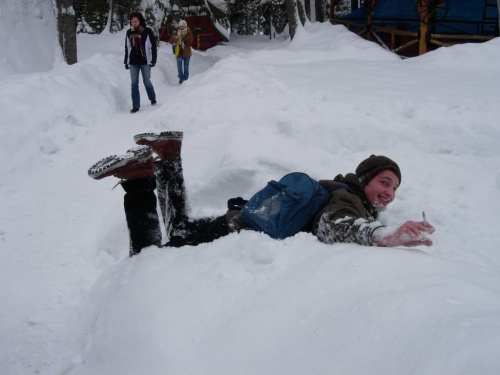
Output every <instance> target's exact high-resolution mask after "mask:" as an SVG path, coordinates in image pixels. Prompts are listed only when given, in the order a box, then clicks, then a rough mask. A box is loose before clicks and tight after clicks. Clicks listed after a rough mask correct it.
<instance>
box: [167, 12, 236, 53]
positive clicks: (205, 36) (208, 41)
mask: <svg viewBox="0 0 500 375" xmlns="http://www.w3.org/2000/svg"><path fill="white" fill-rule="evenodd" d="M185 20H186V22H187V24H188V27H189V28H190V29H191V31H192V32H193V35H194V39H193V43H192V45H191V47H193V48H194V49H198V50H201V51H204V50H207V49H209V48H211V47H214V46H216V45H217V44H219V43H220V42H228V41H229V40H228V39H227V37H226V36H225V35H224V34H223V33H222V32H221V31H220V30H219V29H218V28H217V26H216V25H215V23H214V22H213V20H212V18H210V17H209V16H195V17H186V18H185ZM168 31H169V30H168V28H167V27H165V28H163V30H162V32H161V35H160V40H162V41H164V42H168V39H169V38H170V35H169V33H168Z"/></svg>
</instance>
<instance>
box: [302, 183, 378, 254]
mask: <svg viewBox="0 0 500 375" xmlns="http://www.w3.org/2000/svg"><path fill="white" fill-rule="evenodd" d="M319 183H320V184H321V186H323V187H324V188H325V189H327V190H330V188H331V187H332V186H334V185H335V184H339V183H340V184H345V185H347V187H348V189H338V190H334V191H332V192H331V193H330V197H329V198H328V202H327V204H326V206H325V207H324V208H323V209H322V210H321V211H320V212H318V213H317V214H316V216H315V217H314V220H313V225H312V232H313V233H314V234H315V235H316V236H317V237H318V238H319V239H320V240H321V241H322V242H324V243H329V244H332V243H334V242H353V243H357V244H360V245H367V246H372V245H374V244H375V243H374V239H373V233H374V232H375V230H377V229H379V228H381V227H383V225H382V224H381V223H379V222H378V221H376V219H377V213H376V212H375V213H374V214H372V213H371V209H370V204H369V203H368V201H367V199H366V195H365V193H364V191H363V189H362V188H361V186H360V185H359V180H358V177H357V176H356V175H355V174H353V173H349V174H347V175H346V176H345V177H344V176H342V175H338V176H337V177H335V179H334V180H333V181H332V180H322V181H319Z"/></svg>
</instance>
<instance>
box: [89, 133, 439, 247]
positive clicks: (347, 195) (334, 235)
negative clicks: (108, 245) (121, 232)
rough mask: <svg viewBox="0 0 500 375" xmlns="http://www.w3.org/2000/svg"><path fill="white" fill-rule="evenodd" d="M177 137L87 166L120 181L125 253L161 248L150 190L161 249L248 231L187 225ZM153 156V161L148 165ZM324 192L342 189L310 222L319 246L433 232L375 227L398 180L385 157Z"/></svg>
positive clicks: (421, 226) (222, 221) (161, 137)
mask: <svg viewBox="0 0 500 375" xmlns="http://www.w3.org/2000/svg"><path fill="white" fill-rule="evenodd" d="M182 136H183V135H182V132H172V131H170V132H163V133H160V134H156V133H144V134H138V135H136V136H135V137H134V141H135V142H136V143H137V144H139V145H141V146H138V147H135V148H132V149H130V150H129V151H127V153H126V154H124V155H121V156H110V157H107V158H105V159H102V160H101V161H99V162H97V163H96V164H94V165H93V166H92V167H91V168H90V169H89V172H88V174H89V176H90V177H92V178H94V179H97V180H99V179H102V178H105V177H108V176H115V177H118V178H120V179H122V180H123V181H121V185H122V187H123V189H124V190H125V192H126V194H125V200H124V206H125V216H126V218H127V226H128V229H129V233H130V255H131V256H132V255H135V254H138V253H139V252H140V251H141V249H143V248H144V247H147V246H151V245H157V246H160V245H161V230H160V224H159V221H158V215H157V212H156V195H155V193H154V190H155V189H156V190H157V193H158V199H159V204H160V208H161V212H162V216H163V221H164V224H165V228H166V231H167V235H168V237H169V241H168V242H167V243H166V244H165V245H164V246H170V247H181V246H185V245H192V246H196V245H198V244H200V243H205V242H212V241H214V240H215V239H217V238H220V237H223V236H226V235H228V234H229V233H231V232H239V231H240V230H242V229H250V228H249V227H248V226H247V225H246V224H245V223H244V222H243V221H242V220H241V216H240V212H241V211H238V210H229V211H228V212H227V213H226V214H225V215H223V216H220V217H217V218H205V219H198V220H189V217H188V213H187V208H186V190H185V187H184V178H183V173H182V160H181V145H182ZM153 152H154V153H156V154H157V155H158V160H157V161H155V162H154V161H153ZM319 182H320V184H321V185H322V186H323V187H325V188H326V189H327V190H329V188H331V187H332V186H334V185H336V184H343V185H344V186H346V187H347V188H342V189H334V190H331V193H330V196H329V200H328V202H327V203H326V205H325V207H324V208H323V209H322V210H321V211H320V212H318V213H317V214H316V216H315V217H314V219H313V224H312V233H314V234H315V235H316V236H317V237H318V238H319V239H320V240H321V241H322V242H325V243H330V244H331V243H335V242H348V243H357V244H360V245H366V246H418V245H426V246H430V245H432V241H431V240H430V239H429V238H428V237H427V236H426V234H431V233H433V232H434V228H433V227H432V225H430V224H429V223H427V222H425V221H420V222H414V221H407V222H405V223H403V224H402V225H399V226H397V227H394V228H389V227H386V226H384V225H383V224H382V223H380V222H378V221H376V219H377V216H378V213H379V212H380V211H383V210H384V209H385V208H386V207H387V206H388V205H389V204H390V203H391V202H392V201H393V200H394V198H395V196H396V190H397V189H398V187H399V184H400V182H401V171H400V169H399V166H398V165H397V164H396V163H395V162H394V161H392V160H391V159H389V158H387V157H385V156H375V155H372V156H370V157H369V158H367V159H366V160H364V161H362V162H361V163H360V164H359V166H358V167H357V168H356V173H355V174H354V173H349V174H347V175H346V176H342V175H338V176H337V177H335V178H334V179H333V180H321V181H319Z"/></svg>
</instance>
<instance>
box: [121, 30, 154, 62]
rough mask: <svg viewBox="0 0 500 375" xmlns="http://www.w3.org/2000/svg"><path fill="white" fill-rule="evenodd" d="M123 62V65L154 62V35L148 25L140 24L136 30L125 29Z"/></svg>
mask: <svg viewBox="0 0 500 375" xmlns="http://www.w3.org/2000/svg"><path fill="white" fill-rule="evenodd" d="M123 63H124V64H125V65H151V64H152V65H154V64H156V37H155V36H154V34H153V31H152V30H151V29H150V28H149V27H146V26H142V25H141V26H139V28H138V29H137V30H133V29H130V30H128V31H127V37H126V38H125V58H124V61H123Z"/></svg>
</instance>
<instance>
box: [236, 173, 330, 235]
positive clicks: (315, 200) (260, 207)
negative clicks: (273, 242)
mask: <svg viewBox="0 0 500 375" xmlns="http://www.w3.org/2000/svg"><path fill="white" fill-rule="evenodd" d="M328 196H329V192H328V191H327V190H326V189H324V188H323V187H322V186H321V185H320V184H319V183H318V182H317V181H315V180H313V179H312V178H310V177H309V176H308V175H307V174H305V173H301V172H293V173H289V174H287V175H286V176H284V177H283V178H282V179H281V180H279V181H274V180H272V181H269V182H268V184H267V185H266V187H264V188H263V189H262V190H260V191H258V192H257V193H256V194H254V195H253V196H252V198H250V200H249V201H248V202H247V203H246V204H245V205H244V206H243V208H242V210H241V219H242V220H243V221H244V222H245V223H246V224H247V225H248V226H250V227H251V228H252V229H254V230H256V231H259V232H264V233H266V234H268V235H269V236H270V237H272V238H275V239H283V238H286V237H290V236H293V235H294V234H296V233H297V232H299V231H300V230H301V229H303V228H304V227H306V226H307V225H308V224H310V223H311V221H312V219H313V218H314V215H316V213H318V212H319V210H320V209H321V208H323V206H324V205H325V204H326V201H327V199H328Z"/></svg>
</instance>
